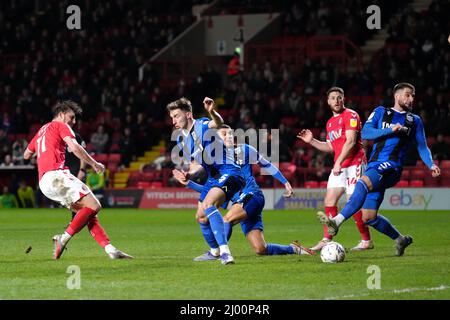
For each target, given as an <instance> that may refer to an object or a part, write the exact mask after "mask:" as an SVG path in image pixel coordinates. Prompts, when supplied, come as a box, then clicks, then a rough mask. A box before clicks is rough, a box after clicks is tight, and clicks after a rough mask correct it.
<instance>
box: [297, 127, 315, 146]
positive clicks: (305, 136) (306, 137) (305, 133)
mask: <svg viewBox="0 0 450 320" xmlns="http://www.w3.org/2000/svg"><path fill="white" fill-rule="evenodd" d="M297 138H299V139H302V140H303V141H304V142H306V143H311V141H312V139H313V134H312V132H311V130H308V129H303V130H302V131H300V133H299V134H297Z"/></svg>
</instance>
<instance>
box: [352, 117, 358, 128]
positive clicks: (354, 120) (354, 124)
mask: <svg viewBox="0 0 450 320" xmlns="http://www.w3.org/2000/svg"><path fill="white" fill-rule="evenodd" d="M357 125H358V120H356V119H350V127H352V128H356V126H357Z"/></svg>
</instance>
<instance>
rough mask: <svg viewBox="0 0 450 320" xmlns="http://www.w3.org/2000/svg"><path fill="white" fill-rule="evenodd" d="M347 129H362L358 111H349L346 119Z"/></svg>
mask: <svg viewBox="0 0 450 320" xmlns="http://www.w3.org/2000/svg"><path fill="white" fill-rule="evenodd" d="M344 128H345V130H346V131H347V130H356V131H360V130H361V120H360V119H359V116H358V114H357V113H356V112H348V113H347V115H346V116H345V120H344Z"/></svg>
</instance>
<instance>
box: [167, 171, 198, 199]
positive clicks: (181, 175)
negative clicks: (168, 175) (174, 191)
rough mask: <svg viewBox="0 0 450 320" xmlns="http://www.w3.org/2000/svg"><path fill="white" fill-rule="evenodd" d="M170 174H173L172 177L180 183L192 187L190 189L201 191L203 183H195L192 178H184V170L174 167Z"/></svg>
mask: <svg viewBox="0 0 450 320" xmlns="http://www.w3.org/2000/svg"><path fill="white" fill-rule="evenodd" d="M172 174H173V177H174V178H175V180H177V181H178V182H179V183H181V184H182V185H184V186H186V187H188V188H189V189H192V190H194V191H197V192H199V193H201V192H202V191H203V185H202V184H198V183H195V182H194V181H192V180H188V179H186V172H184V171H180V170H178V169H174V170H172Z"/></svg>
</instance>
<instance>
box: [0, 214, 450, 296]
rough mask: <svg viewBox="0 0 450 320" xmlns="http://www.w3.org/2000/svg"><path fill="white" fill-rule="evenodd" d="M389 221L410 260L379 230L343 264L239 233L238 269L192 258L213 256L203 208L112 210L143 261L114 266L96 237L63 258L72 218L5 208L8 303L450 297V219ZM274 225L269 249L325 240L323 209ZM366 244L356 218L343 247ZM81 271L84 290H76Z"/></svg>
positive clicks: (107, 218) (278, 217)
mask: <svg viewBox="0 0 450 320" xmlns="http://www.w3.org/2000/svg"><path fill="white" fill-rule="evenodd" d="M384 215H385V216H386V217H388V218H389V219H390V220H391V221H392V222H393V223H394V225H396V226H397V227H398V229H399V230H400V231H401V232H403V233H405V234H411V235H412V236H413V237H414V243H413V244H412V245H411V246H410V247H409V248H408V249H407V250H406V253H405V255H404V256H403V257H395V256H394V252H395V250H394V247H393V242H392V241H391V240H390V239H389V238H387V237H385V236H384V235H381V234H379V233H378V232H376V231H375V230H371V231H372V235H373V239H374V241H375V249H374V250H370V251H366V252H359V253H351V252H349V253H347V256H346V260H345V262H343V263H339V264H325V263H322V262H321V260H320V257H319V256H318V255H316V256H313V257H310V256H298V255H287V256H256V255H255V254H254V253H253V251H252V250H251V249H250V246H249V245H248V243H247V241H246V240H245V238H244V237H243V235H242V232H241V230H240V226H235V227H234V231H233V236H232V239H231V241H230V246H231V250H232V252H233V256H234V258H235V260H236V264H235V265H229V266H222V265H221V264H220V262H219V261H209V262H193V261H192V258H193V257H195V256H196V255H199V254H201V253H203V252H204V251H205V250H206V244H205V243H204V241H203V239H202V237H201V234H200V229H199V227H198V225H197V223H196V222H195V220H194V212H193V210H137V209H128V210H119V209H105V210H103V211H102V212H101V213H100V215H99V219H100V221H101V222H102V224H103V225H104V227H105V229H106V231H107V232H108V234H109V236H110V238H111V240H112V243H113V244H114V245H115V246H116V247H118V248H119V249H122V250H124V251H125V252H127V253H129V254H132V255H134V256H135V258H136V259H135V260H131V261H129V260H110V259H109V258H108V257H107V256H106V254H105V253H104V251H103V250H102V249H101V248H100V247H99V246H98V245H97V243H96V242H94V240H93V239H92V238H91V236H90V235H89V234H88V232H87V231H86V230H83V231H82V232H81V233H80V234H78V235H77V236H75V238H73V239H72V240H71V242H70V243H69V245H68V250H67V251H66V252H64V254H63V255H62V257H61V259H60V260H58V261H54V260H52V259H51V254H52V242H51V238H52V236H53V235H54V234H57V233H61V232H62V231H63V230H64V227H65V226H66V224H67V222H68V220H69V213H68V211H65V210H63V209H50V210H48V209H47V210H46V209H33V210H0V247H1V250H0V299H164V300H169V299H220V300H222V299H275V300H276V299H450V273H449V270H450V233H449V226H450V212H448V211H447V212H392V211H386V212H384ZM264 223H265V238H266V241H267V242H272V243H280V244H289V243H290V242H291V241H292V240H295V239H298V240H300V241H301V242H302V243H304V244H305V245H313V244H314V243H315V242H316V241H318V240H319V239H320V238H321V233H322V227H321V225H320V224H319V223H318V222H317V220H316V218H315V212H314V211H306V210H305V211H287V210H286V211H267V212H265V213H264ZM358 239H359V234H358V232H357V229H356V227H355V226H354V223H353V221H348V222H347V223H346V224H345V225H344V227H343V228H342V229H341V231H340V233H339V235H338V237H337V239H336V241H338V242H340V243H341V244H342V245H344V246H345V247H346V248H350V247H352V246H353V245H355V244H356V243H357V241H358ZM29 246H31V247H32V250H31V251H30V252H29V253H26V250H27V248H28V247H29ZM73 265H75V266H78V267H79V268H80V289H73V290H70V289H68V288H67V281H68V279H69V278H70V277H71V276H72V274H71V273H67V271H68V267H69V266H73ZM371 265H376V266H378V267H379V269H380V275H381V276H380V285H381V289H368V286H367V283H368V278H369V277H371V276H373V274H372V273H368V267H369V266H371ZM369 282H370V283H372V282H371V281H370V279H369Z"/></svg>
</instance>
